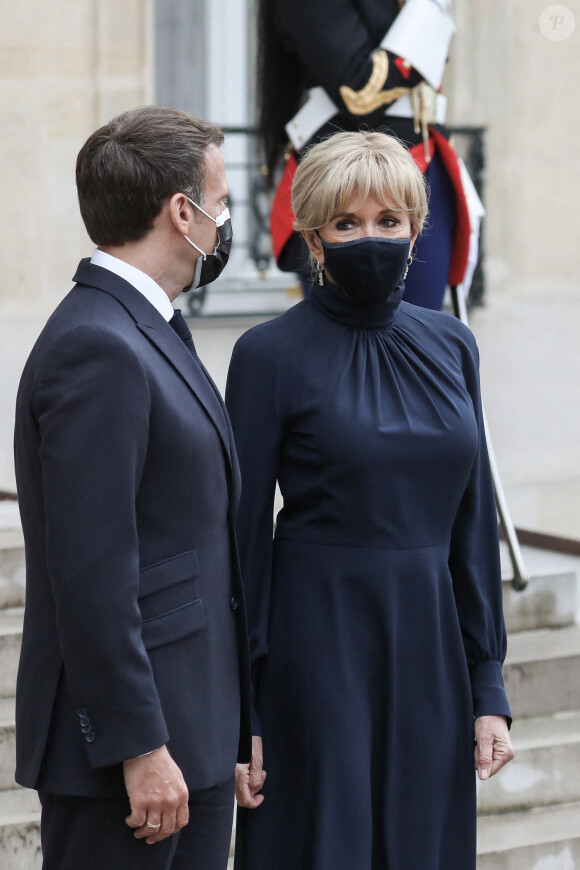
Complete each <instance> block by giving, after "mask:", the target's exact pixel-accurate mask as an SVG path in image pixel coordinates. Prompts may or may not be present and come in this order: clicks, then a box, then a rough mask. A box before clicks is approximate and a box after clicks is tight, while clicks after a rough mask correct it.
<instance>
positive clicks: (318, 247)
mask: <svg viewBox="0 0 580 870" xmlns="http://www.w3.org/2000/svg"><path fill="white" fill-rule="evenodd" d="M301 233H302V236H303V237H304V241H305V242H306V244H307V245H308V250H309V251H310V253H311V254H312V256H313V257H314V258H315V259H316V260H317V261H318V262H319V263H320V265H321V266H324V248H323V247H322V243H321V241H320V236H319V235H318V233H317V232H316V230H301Z"/></svg>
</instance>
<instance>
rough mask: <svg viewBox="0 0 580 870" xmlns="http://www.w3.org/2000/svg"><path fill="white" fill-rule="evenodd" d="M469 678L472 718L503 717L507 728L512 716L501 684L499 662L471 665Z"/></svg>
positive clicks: (501, 677)
mask: <svg viewBox="0 0 580 870" xmlns="http://www.w3.org/2000/svg"><path fill="white" fill-rule="evenodd" d="M469 677H470V680H471V695H472V698H473V716H474V718H475V719H478V718H479V717H480V716H505V717H506V719H507V723H508V728H509V727H510V726H511V723H512V715H511V711H510V705H509V704H508V700H507V696H506V693H505V687H504V684H503V676H502V672H501V662H494V661H489V662H481V663H480V664H478V665H473V666H472V667H471V668H470V669H469Z"/></svg>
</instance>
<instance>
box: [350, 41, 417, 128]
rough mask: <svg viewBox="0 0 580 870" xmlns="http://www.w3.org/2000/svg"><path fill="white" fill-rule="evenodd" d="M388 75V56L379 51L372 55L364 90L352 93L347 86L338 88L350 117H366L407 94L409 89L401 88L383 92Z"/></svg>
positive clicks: (384, 52)
mask: <svg viewBox="0 0 580 870" xmlns="http://www.w3.org/2000/svg"><path fill="white" fill-rule="evenodd" d="M388 75H389V56H388V55H387V52H386V51H383V50H382V49H379V50H378V51H375V53H374V54H373V71H372V73H371V77H370V79H369V80H368V82H367V83H366V85H365V86H364V88H361V90H360V91H353V89H352V88H349V87H347V85H343V86H342V87H341V88H339V93H340V96H341V97H342V100H343V102H344V105H345V106H346V108H347V109H348V111H349V112H350V113H351V115H368V114H370V113H371V112H374V111H375V109H380V107H381V106H388V105H389V104H390V103H392V102H394V100H398V99H400V98H401V97H404V96H405V94H408V93H409V91H410V88H401V87H399V88H391V89H390V90H388V91H384V90H383V87H384V85H385V82H386V80H387V77H388Z"/></svg>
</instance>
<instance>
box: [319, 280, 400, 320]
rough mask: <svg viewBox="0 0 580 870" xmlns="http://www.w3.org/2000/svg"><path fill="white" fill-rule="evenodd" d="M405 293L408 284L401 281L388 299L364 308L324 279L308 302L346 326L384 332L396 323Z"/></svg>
mask: <svg viewBox="0 0 580 870" xmlns="http://www.w3.org/2000/svg"><path fill="white" fill-rule="evenodd" d="M404 293H405V285H404V284H403V282H402V281H401V282H400V284H399V285H398V287H397V288H396V289H395V290H394V291H393V292H392V293H391V294H389V296H388V298H387V299H384V300H383V299H381V300H380V301H379V302H372V303H370V304H369V305H361V304H360V302H354V301H353V300H352V299H350V298H349V297H348V296H347V295H346V293H345V292H344V291H343V290H341V288H340V287H338V286H337V285H336V284H332V283H331V282H330V281H329V280H328V279H327V278H326V276H324V279H323V283H322V284H319V283H318V281H315V282H314V283H313V285H312V290H311V291H310V294H309V296H308V300H309V301H310V302H311V303H312V305H314V307H315V308H317V309H318V311H320V312H321V313H322V314H325V315H326V316H327V317H330V318H331V319H332V320H335V321H336V322H337V323H341V324H342V325H343V326H353V327H355V328H357V329H381V330H383V329H386V328H388V327H390V326H392V325H393V324H394V323H395V321H396V319H397V315H398V314H399V310H400V304H401V300H402V298H403V295H404Z"/></svg>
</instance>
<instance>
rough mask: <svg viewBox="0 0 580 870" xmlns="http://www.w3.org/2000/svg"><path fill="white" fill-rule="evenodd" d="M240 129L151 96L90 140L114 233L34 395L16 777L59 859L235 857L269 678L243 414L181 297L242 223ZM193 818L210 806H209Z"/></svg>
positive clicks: (163, 863) (87, 194)
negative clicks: (233, 844)
mask: <svg viewBox="0 0 580 870" xmlns="http://www.w3.org/2000/svg"><path fill="white" fill-rule="evenodd" d="M222 141H223V135H222V133H221V131H220V130H219V129H218V128H217V127H215V126H214V125H213V124H209V123H207V122H205V121H201V120H197V119H195V118H192V117H190V116H189V115H186V114H184V113H181V112H176V111H173V110H169V109H163V108H159V107H145V108H142V109H137V110H134V111H131V112H127V113H125V114H124V115H121V116H120V117H118V118H115V119H114V120H113V121H111V122H110V123H109V124H107V125H106V126H104V127H102V128H101V129H100V130H97V131H96V132H95V133H94V134H93V135H92V136H91V137H90V138H89V139H88V141H87V142H86V143H85V145H84V146H83V148H82V149H81V152H80V153H79V156H78V160H77V187H78V193H79V203H80V208H81V214H82V216H83V220H84V222H85V225H86V227H87V231H88V233H89V235H90V237H91V238H92V240H93V241H94V242H95V243H96V244H97V245H98V248H97V250H96V251H95V253H94V255H93V257H92V259H91V260H83V261H82V262H81V263H80V265H79V268H78V271H77V273H76V275H75V278H74V280H75V281H76V285H75V287H74V288H73V290H72V291H71V292H70V293H69V294H68V295H67V296H66V298H65V299H64V300H63V302H62V303H61V304H60V305H59V307H58V308H57V309H56V311H55V312H54V313H53V315H52V317H51V318H50V319H49V321H48V323H47V324H46V326H45V328H44V330H43V332H42V334H41V335H40V337H39V339H38V341H37V343H36V345H35V347H34V349H33V350H32V353H31V354H30V357H29V359H28V362H27V364H26V367H25V370H24V373H23V376H22V380H21V384H20V389H19V394H18V401H17V410H16V432H15V453H16V474H17V483H18V493H19V503H20V511H21V515H22V524H23V528H24V537H25V543H26V564H27V597H26V610H25V617H24V631H23V640H22V654H21V660H20V667H19V673H18V686H17V712H16V719H17V722H16V727H17V731H16V734H17V771H16V778H17V781H18V782H19V783H20V784H22V785H24V786H28V787H31V788H35V789H37V790H38V792H39V795H40V798H41V802H42V822H41V834H42V845H43V854H44V864H43V868H44V870H81V868H82V870H104V868H107V870H133V868H134V870H138V868H147V870H169V868H171V870H186V868H187V870H198V868H199V870H224V868H225V866H226V864H227V855H228V846H229V837H230V830H231V821H232V808H233V773H234V769H235V764H236V760H237V761H243V762H248V761H249V758H250V753H251V747H250V744H251V738H250V726H249V714H248V708H249V704H248V696H249V686H248V683H249V677H248V662H247V638H246V626H245V616H244V607H243V599H242V590H241V585H240V576H239V569H238V563H237V554H236V545H235V533H234V520H235V511H236V506H237V502H238V495H239V471H238V466H237V461H236V456H235V452H234V446H233V440H232V437H231V430H230V425H229V421H228V418H227V414H226V412H225V410H224V406H223V404H222V401H221V399H220V397H219V394H218V392H217V390H216V388H215V386H214V384H213V383H212V381H211V379H210V377H209V375H208V373H207V371H206V370H205V369H204V367H203V365H202V364H201V362H200V361H199V358H198V357H197V354H196V353H195V348H194V347H193V342H192V339H191V334H190V333H189V330H188V328H187V326H186V324H185V322H184V321H183V319H182V318H181V316H180V315H179V314H177V315H174V310H173V307H172V305H171V303H172V302H173V301H174V300H175V299H176V298H177V297H178V296H179V294H180V292H181V291H182V290H183V289H187V288H188V287H190V286H197V285H198V284H199V283H202V284H205V283H208V282H209V281H211V280H213V278H215V277H216V276H217V274H218V273H219V271H221V268H222V267H223V265H224V264H225V262H226V260H227V256H228V253H229V246H230V243H231V228H230V222H229V213H228V211H227V208H226V206H225V203H224V199H225V197H226V194H227V184H226V176H225V169H224V161H223V157H222V155H221V152H220V150H219V146H220V145H221V143H222ZM188 818H189V822H188Z"/></svg>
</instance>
